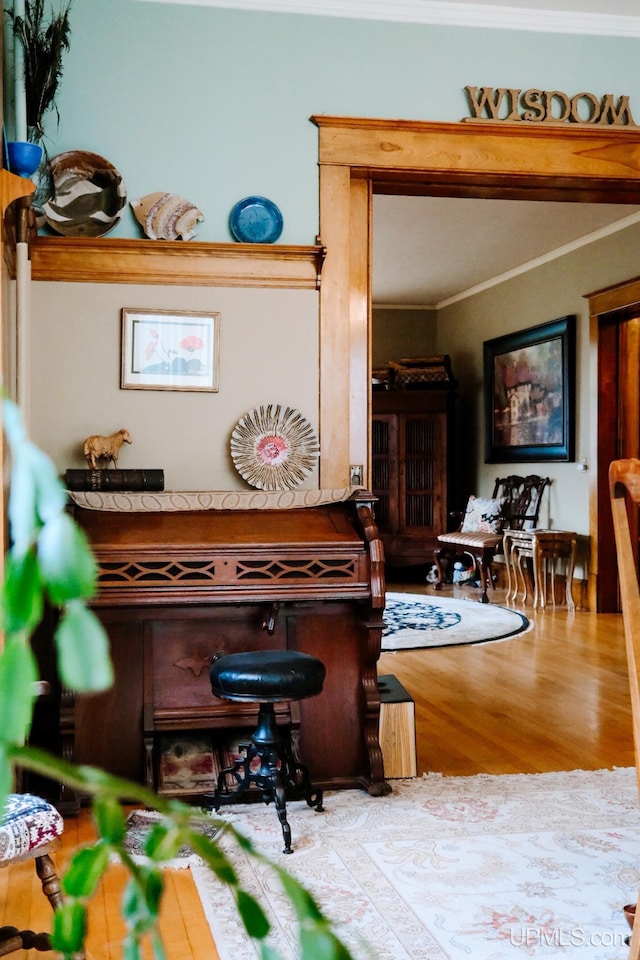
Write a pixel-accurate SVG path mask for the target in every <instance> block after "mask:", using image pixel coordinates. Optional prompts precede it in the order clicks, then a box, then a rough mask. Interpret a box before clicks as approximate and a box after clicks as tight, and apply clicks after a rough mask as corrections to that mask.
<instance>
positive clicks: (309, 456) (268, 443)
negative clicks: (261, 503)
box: [231, 404, 319, 490]
mask: <svg viewBox="0 0 640 960" xmlns="http://www.w3.org/2000/svg"><path fill="white" fill-rule="evenodd" d="M318 453H319V446H318V441H317V439H316V436H315V434H314V432H313V430H312V428H311V425H310V424H309V423H308V421H307V420H305V418H304V417H303V416H302V414H301V413H300V412H299V411H298V410H293V409H292V408H291V407H282V406H280V404H268V405H267V406H263V407H256V409H255V410H250V411H249V413H246V414H245V415H244V417H242V418H241V419H240V420H239V421H238V423H237V424H236V425H235V427H234V429H233V432H232V434H231V459H232V460H233V463H234V466H235V468H236V470H237V471H238V473H239V474H240V476H241V477H243V478H244V479H245V480H246V481H247V483H249V484H250V485H251V486H252V487H257V488H258V489H259V490H292V489H293V488H294V487H296V486H298V484H299V483H300V482H301V481H302V480H304V478H305V477H306V476H307V475H308V474H309V473H310V471H311V470H312V469H313V467H314V466H315V464H316V462H317V459H318Z"/></svg>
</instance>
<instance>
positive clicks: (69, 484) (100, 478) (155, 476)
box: [65, 469, 164, 490]
mask: <svg viewBox="0 0 640 960" xmlns="http://www.w3.org/2000/svg"><path fill="white" fill-rule="evenodd" d="M65 485H66V488H67V490H164V470H156V469H151V470H89V469H87V470H67V472H66V473H65Z"/></svg>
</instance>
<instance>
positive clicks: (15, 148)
mask: <svg viewBox="0 0 640 960" xmlns="http://www.w3.org/2000/svg"><path fill="white" fill-rule="evenodd" d="M43 153H44V151H43V149H42V147H41V146H40V144H39V143H29V142H28V140H10V141H9V142H8V143H7V161H8V166H9V171H10V172H11V173H15V174H17V175H18V176H19V177H31V176H33V174H34V173H35V172H36V170H37V169H38V167H39V166H40V161H41V160H42V155H43Z"/></svg>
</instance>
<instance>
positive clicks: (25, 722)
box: [0, 640, 37, 744]
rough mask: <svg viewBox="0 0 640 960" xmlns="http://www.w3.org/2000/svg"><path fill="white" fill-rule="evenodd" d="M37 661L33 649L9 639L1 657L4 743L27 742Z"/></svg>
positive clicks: (0, 721)
mask: <svg viewBox="0 0 640 960" xmlns="http://www.w3.org/2000/svg"><path fill="white" fill-rule="evenodd" d="M36 680H37V671H36V662H35V657H34V656H33V652H32V650H31V647H30V646H29V645H28V644H26V643H22V642H21V641H19V640H9V641H8V642H7V643H6V645H5V648H4V650H3V651H2V655H1V656H0V691H3V694H4V695H3V696H0V737H1V738H2V740H3V741H4V743H18V744H22V743H24V741H25V739H26V737H27V734H28V732H29V728H30V726H31V716H32V713H33V702H34V700H35V682H36Z"/></svg>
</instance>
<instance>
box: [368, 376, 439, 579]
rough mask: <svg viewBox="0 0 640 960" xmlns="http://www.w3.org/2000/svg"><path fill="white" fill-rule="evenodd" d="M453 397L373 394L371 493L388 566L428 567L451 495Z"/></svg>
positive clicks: (424, 393)
mask: <svg viewBox="0 0 640 960" xmlns="http://www.w3.org/2000/svg"><path fill="white" fill-rule="evenodd" d="M454 404H455V392H454V391H453V390H451V389H446V390H439V389H419V390H381V391H374V393H373V398H372V424H371V472H372V482H371V487H372V492H373V493H374V495H375V496H376V497H377V498H378V499H377V502H376V504H375V515H376V523H377V526H378V530H379V533H380V537H381V539H382V542H383V544H384V550H385V559H386V561H387V564H388V565H389V566H392V567H393V566H411V565H420V564H426V563H431V562H432V560H433V548H434V546H435V543H436V537H437V535H438V534H439V533H443V532H444V531H446V530H447V515H448V511H449V509H450V503H451V496H452V483H453V477H452V462H453V451H454V413H455V409H454Z"/></svg>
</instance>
